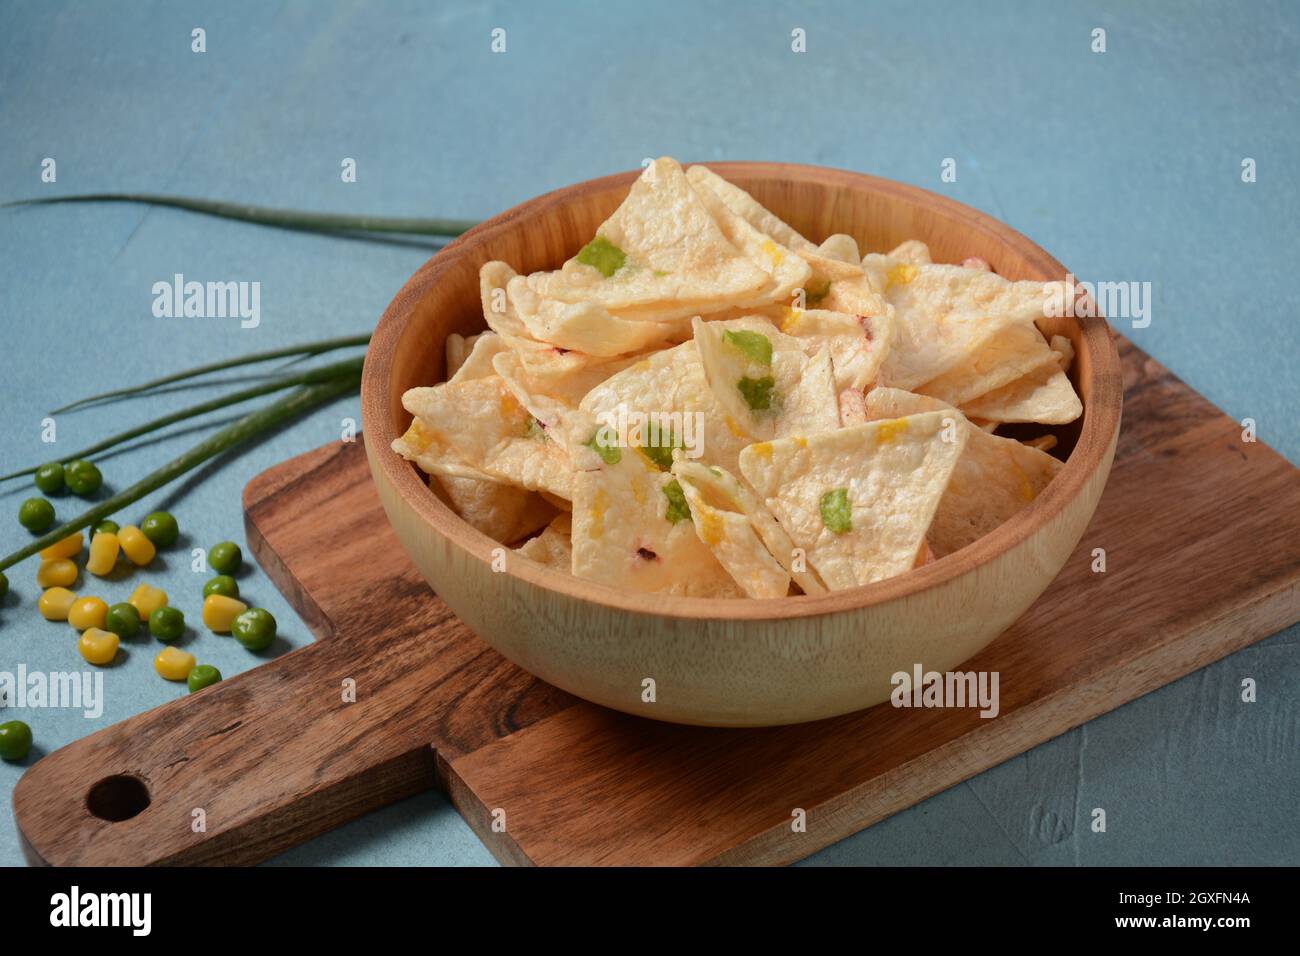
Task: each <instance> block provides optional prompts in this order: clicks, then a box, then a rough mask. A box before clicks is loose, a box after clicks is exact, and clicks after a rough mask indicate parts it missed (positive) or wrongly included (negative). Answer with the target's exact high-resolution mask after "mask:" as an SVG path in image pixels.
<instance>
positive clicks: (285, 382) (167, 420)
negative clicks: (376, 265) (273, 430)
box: [0, 356, 365, 481]
mask: <svg viewBox="0 0 1300 956" xmlns="http://www.w3.org/2000/svg"><path fill="white" fill-rule="evenodd" d="M364 362H365V357H364V356H361V357H359V358H354V359H347V360H346V361H343V362H335V363H334V364H333V365H323V366H321V367H320V368H315V369H311V370H310V371H306V372H301V373H299V374H298V375H291V376H289V377H287V378H280V379H276V380H275V381H274V382H267V383H266V384H265V385H255V386H253V387H252V388H246V389H243V390H242V391H238V392H231V393H230V394H228V395H218V396H217V397H216V398H213V399H211V400H209V401H206V402H200V403H199V404H198V405H191V406H190V407H189V408H182V409H181V410H180V411H177V412H172V413H171V414H170V415H164V416H163V417H162V418H155V419H154V420H153V421H151V422H145V423H144V424H143V425H137V426H135V427H134V428H129V429H127V430H126V431H124V432H118V433H117V434H116V435H111V436H109V437H108V438H105V439H104V440H103V441H99V442H96V443H95V444H93V445H90V446H89V447H87V448H82V449H80V450H79V451H75V452H72V453H71V454H70V455H66V456H64V459H63V460H64V461H75V460H76V459H78V458H88V457H90V456H91V455H93V454H95V453H96V452H101V451H103V450H104V449H105V448H112V447H113V446H114V445H117V444H120V443H121V442H124V441H130V440H131V439H132V438H139V437H140V436H141V435H147V434H148V433H149V432H152V431H157V430H158V429H160V428H165V427H167V426H168V425H174V424H176V423H177V422H183V421H185V419H187V418H195V417H197V416H199V415H206V414H207V413H208V412H215V411H216V410H217V409H220V408H225V407H226V406H227V405H238V404H239V403H240V402H246V401H248V400H249V399H250V398H259V397H260V396H262V395H269V394H271V393H272V392H280V391H283V390H284V389H286V388H293V387H294V386H295V385H316V384H318V383H320V382H328V381H332V380H333V379H335V378H338V377H340V376H344V375H348V374H350V373H357V372H360V371H361V366H362V363H364ZM42 464H44V462H42ZM40 467H41V465H33V466H32V467H31V468H24V469H22V470H21V471H14V472H10V473H9V474H7V475H0V481H8V480H9V479H10V478H18V477H21V476H22V475H30V474H32V473H33V472H34V471H36V469H37V468H40Z"/></svg>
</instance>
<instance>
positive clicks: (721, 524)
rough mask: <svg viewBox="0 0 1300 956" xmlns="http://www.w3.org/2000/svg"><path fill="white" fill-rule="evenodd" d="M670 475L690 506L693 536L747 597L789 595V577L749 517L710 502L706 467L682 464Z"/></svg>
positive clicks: (729, 504)
mask: <svg viewBox="0 0 1300 956" xmlns="http://www.w3.org/2000/svg"><path fill="white" fill-rule="evenodd" d="M673 475H674V476H675V477H676V478H677V480H678V483H679V484H680V485H681V488H682V492H683V493H684V494H685V496H686V503H687V504H688V505H689V506H690V509H691V521H692V522H694V524H695V533H696V534H698V535H699V537H700V540H701V541H703V542H704V543H705V544H706V545H707V546H708V547H709V550H711V551H712V552H713V555H714V557H716V558H717V559H718V561H719V563H721V565H722V566H723V567H724V568H726V570H727V573H728V574H730V575H731V577H732V579H733V580H734V581H735V582H736V583H737V584H738V585H740V587H741V588H743V589H744V592H745V594H746V596H748V597H752V598H773V597H785V596H786V595H787V594H788V593H789V591H790V575H789V573H788V572H787V571H786V570H785V569H784V568H783V567H781V565H780V564H778V563H777V560H776V559H775V558H774V557H772V555H771V554H770V553H768V550H767V547H766V546H765V545H764V544H763V542H762V540H761V539H760V538H759V536H758V532H757V531H756V530H755V529H754V525H753V524H752V523H751V522H750V520H749V516H748V515H746V514H744V513H742V512H741V511H739V510H737V509H736V508H735V502H734V501H731V502H718V503H717V504H716V505H715V504H714V503H712V502H711V501H710V498H711V497H713V496H711V495H710V494H709V492H710V490H711V489H710V488H709V486H708V485H707V484H704V483H703V481H707V479H708V478H709V477H711V473H710V471H709V469H708V467H707V466H705V465H700V464H696V463H693V462H685V461H681V462H677V463H676V464H675V465H674V466H673ZM692 479H694V480H692ZM702 479H703V481H702Z"/></svg>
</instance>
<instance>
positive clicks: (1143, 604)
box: [14, 342, 1300, 864]
mask: <svg viewBox="0 0 1300 956" xmlns="http://www.w3.org/2000/svg"><path fill="white" fill-rule="evenodd" d="M1120 347H1121V355H1122V358H1123V361H1124V369H1125V387H1126V397H1125V407H1124V426H1123V432H1122V434H1121V436H1120V444H1119V449H1118V452H1117V454H1116V458H1115V466H1114V470H1113V471H1112V472H1111V477H1110V482H1109V484H1108V486H1107V489H1106V493H1105V495H1104V496H1103V498H1102V501H1101V507H1100V508H1099V510H1098V511H1097V514H1096V517H1095V518H1094V520H1093V522H1092V524H1091V526H1090V527H1089V528H1088V530H1087V532H1086V533H1085V535H1084V537H1083V540H1082V541H1081V542H1080V545H1079V548H1078V549H1077V551H1076V553H1075V554H1074V556H1073V557H1072V558H1071V559H1070V561H1069V562H1068V563H1067V564H1066V566H1065V569H1064V570H1063V571H1062V572H1061V574H1060V576H1059V577H1058V578H1057V580H1056V581H1055V582H1054V583H1053V585H1052V586H1051V587H1050V588H1049V589H1048V591H1047V593H1045V594H1044V595H1043V596H1042V597H1041V598H1040V599H1039V601H1038V602H1037V603H1036V604H1035V605H1034V606H1033V607H1032V608H1031V609H1030V610H1029V611H1028V612H1027V613H1026V614H1025V616H1024V617H1022V618H1021V619H1020V620H1019V621H1018V622H1017V623H1016V624H1015V626H1013V627H1012V628H1011V629H1010V630H1009V631H1007V632H1006V633H1005V634H1003V635H1002V636H1001V637H1000V638H998V639H997V640H996V641H994V642H993V643H992V644H991V645H990V646H989V647H988V648H986V649H985V650H984V651H983V652H981V653H980V654H979V655H978V656H977V657H976V658H974V659H973V660H971V661H970V662H968V664H967V665H966V669H975V670H996V671H998V672H999V673H1000V675H1001V678H1000V679H1001V687H1000V690H1001V713H1000V715H999V716H998V717H997V718H996V719H992V720H982V719H980V718H979V717H978V716H976V714H975V712H974V711H973V710H900V709H894V708H892V707H890V706H888V705H881V706H879V707H875V708H873V709H871V710H868V711H863V712H860V713H857V714H850V715H847V716H844V717H838V718H834V719H831V720H826V721H821V722H818V723H815V724H804V725H800V726H794V727H781V728H772V729H765V730H725V729H701V728H693V727H682V726H673V725H668V724H661V723H657V722H654V721H649V720H645V719H642V718H637V717H631V716H627V715H624V714H619V713H615V712H613V711H609V710H605V709H603V708H600V707H597V706H595V705H592V704H588V703H585V702H583V701H581V700H578V699H576V698H574V697H571V696H569V695H568V694H565V693H563V692H561V691H559V690H556V689H555V688H552V687H550V686H548V685H546V684H544V683H542V682H540V681H538V680H536V679H534V678H533V677H531V676H529V675H528V674H526V673H524V672H523V671H521V670H520V669H519V668H517V667H515V666H514V665H513V664H511V663H509V662H508V661H506V660H505V659H503V658H502V657H501V656H500V655H498V654H497V653H496V652H495V651H493V650H491V649H490V648H488V647H487V646H486V645H484V644H483V643H481V642H480V641H479V640H478V639H477V638H476V637H475V636H474V635H473V634H472V633H471V632H470V631H469V630H468V629H467V628H466V627H465V626H464V625H463V624H461V623H460V622H459V621H458V620H457V619H456V618H455V617H454V616H453V615H452V614H451V612H450V611H449V610H448V609H447V608H446V606H445V605H443V604H442V602H441V601H439V600H438V599H437V598H436V597H434V596H433V595H432V594H431V593H430V591H429V589H428V586H427V585H426V584H425V583H424V581H423V579H422V578H420V576H419V575H418V574H417V573H416V570H415V568H414V567H413V566H412V565H411V564H410V562H409V561H408V560H407V558H406V555H405V554H404V552H403V551H402V549H401V547H400V546H399V545H398V542H397V539H396V538H395V537H394V536H393V534H392V532H391V531H390V530H389V528H388V524H387V522H386V521H385V518H384V515H383V512H382V510H381V509H380V506H379V501H378V499H377V498H376V496H375V493H374V491H373V489H372V487H371V483H370V475H369V471H368V469H367V466H366V461H365V454H364V450H363V449H362V447H361V446H360V444H340V445H333V446H329V447H326V448H321V449H319V450H317V451H315V452H311V453H310V454H307V455H303V456H301V457H299V458H295V459H293V460H291V461H288V462H285V463H284V464H282V465H280V466H278V467H276V468H273V469H271V470H270V471H268V472H265V473H264V474H262V475H259V476H258V477H257V478H255V479H254V480H253V481H252V482H251V483H250V484H249V485H248V488H247V490H246V492H245V507H246V511H247V532H248V543H249V545H250V546H251V548H252V550H253V552H254V554H255V555H256V557H257V560H258V562H259V563H260V564H261V566H262V568H263V569H264V570H265V571H266V573H267V574H269V575H270V576H271V578H272V579H273V580H274V581H275V582H276V584H277V585H278V586H279V587H280V588H281V590H283V591H284V593H285V594H286V595H287V596H288V598H289V601H290V602H291V603H292V604H293V606H294V607H295V608H297V610H298V611H299V612H300V613H301V614H302V615H303V617H304V618H305V619H306V621H307V622H308V624H309V625H310V627H311V628H312V630H313V632H314V633H315V635H316V636H317V638H318V640H317V642H316V643H315V644H312V645H309V646H306V647H302V648H299V649H298V650H295V651H293V652H292V653H289V654H286V655H284V656H282V657H280V658H277V659H276V660H274V661H271V662H269V663H267V664H265V665H263V666H261V667H258V668H256V669H254V670H251V671H248V672H246V673H244V674H240V675H238V676H237V677H234V678H232V679H229V680H226V681H224V682H223V683H221V684H219V685H217V686H216V687H214V688H212V689H211V690H208V691H204V692H203V693H202V694H198V695H194V696H190V697H184V698H181V699H178V700H176V701H173V702H171V703H169V704H166V705H164V706H162V707H159V708H157V709H155V710H152V711H149V712H147V713H144V714H140V715H139V716H136V717H133V718H131V719H130V720H126V721H123V722H122V723H120V724H117V725H115V726H113V727H109V728H107V729H106V730H103V731H100V732H98V733H96V734H94V735H92V736H90V737H88V738H85V739H83V740H80V741H77V742H76V743H73V744H71V745H69V746H68V747H65V748H63V749H62V750H60V751H58V752H56V753H54V754H51V755H50V756H48V757H46V758H45V759H43V760H41V761H39V762H38V763H37V764H35V765H34V766H33V767H32V768H31V769H30V770H28V771H27V773H26V775H24V777H23V778H22V780H21V781H20V782H19V784H18V787H17V789H16V790H15V792H14V812H15V816H16V818H17V822H18V826H19V829H20V832H21V833H22V834H23V836H24V838H25V840H26V842H27V850H28V852H29V857H30V858H31V859H32V860H33V861H34V862H48V863H54V864H144V863H252V862H256V861H258V860H263V859H265V858H267V857H269V856H271V855H273V854H275V853H278V852H280V851H282V850H285V849H287V848H288V847H291V846H293V845H295V844H297V843H301V842H302V841H304V840H307V839H309V838H311V837H313V836H316V835H317V834H319V833H322V832H324V831H326V830H328V829H330V828H332V827H335V826H337V825H339V824H340V823H343V822H345V821H347V820H350V819H353V818H354V817H357V816H359V815H361V814H363V813H366V812H367V811H370V810H373V809H375V808H376V807H379V806H382V805H384V804H386V803H390V802H392V801H394V800H398V799H401V798H403V797H406V796H409V795H411V794H414V793H417V792H419V791H421V790H423V789H425V788H428V787H433V786H439V787H441V788H443V789H444V790H445V791H446V792H447V793H448V794H449V795H450V798H451V800H452V801H453V803H454V804H455V805H456V807H457V808H458V809H459V810H460V812H461V813H462V814H463V815H464V817H465V819H466V820H467V821H468V822H469V824H470V825H471V826H472V827H473V828H474V830H475V832H477V833H478V834H479V836H480V837H481V838H482V839H483V841H484V842H485V843H486V844H487V845H488V847H489V848H490V849H491V850H492V852H493V853H494V854H495V855H496V856H497V858H498V859H500V860H502V861H504V862H510V863H521V864H527V863H537V864H700V863H788V862H791V861H794V860H797V859H799V858H801V857H803V856H806V855H808V854H809V853H812V852H813V851H815V850H818V849H820V848H821V847H824V846H826V845H828V844H830V843H833V842H835V841H836V840H839V839H841V838H843V837H845V836H848V835H849V834H851V833H854V832H855V831H857V830H860V829H862V828H863V827H866V826H869V825H871V824H872V823H875V822H876V821H878V820H881V819H883V818H885V817H887V816H889V815H890V814H892V813H896V812H897V811H899V810H901V809H903V808H905V807H907V806H910V805H912V804H914V803H916V802H918V801H920V800H923V799H925V798H926V797H928V796H930V795H931V794H934V793H936V792H938V791H940V790H943V789H945V788H947V787H950V786H952V785H953V784H955V783H957V782H959V781H961V780H963V779H965V778H967V777H970V776H972V775H974V774H976V773H979V772H980V771H981V770H984V769H986V768H988V767H991V766H993V765H995V764H998V763H1000V762H1002V761H1004V760H1006V759H1007V758H1009V757H1011V756H1014V755H1015V754H1019V753H1021V752H1023V751H1025V750H1027V749H1029V748H1030V747H1033V746H1034V745H1035V744H1038V743H1041V742H1043V741H1045V740H1047V739H1049V738H1051V737H1054V736H1056V735H1057V734H1060V733H1062V732H1064V731H1065V730H1068V729H1069V728H1071V727H1074V726H1076V725H1078V724H1081V723H1083V722H1085V721H1087V720H1089V719H1091V718H1093V717H1095V716H1097V715H1098V714H1101V713H1104V712H1106V711H1108V710H1110V709H1112V708H1114V707H1118V706H1119V705H1120V704H1123V703H1125V702H1126V701H1129V700H1132V699H1133V698H1135V697H1138V696H1140V695H1142V694H1145V693H1147V692H1148V691H1151V690H1154V689H1155V688H1157V687H1159V686H1161V685H1163V684H1166V683H1169V682H1170V681H1173V680H1175V679H1177V678H1179V677H1181V676H1183V675H1184V674H1186V673H1188V672H1189V671H1192V670H1195V669H1196V668H1199V667H1203V666H1204V665H1206V664H1208V663H1210V662H1211V661H1214V660H1217V659H1219V658H1221V657H1224V656H1225V655H1227V654H1230V653H1232V652H1233V651H1236V650H1238V649H1240V648H1242V647H1245V646H1246V645H1248V644H1250V643H1252V642H1253V641H1256V640H1259V639H1260V638H1262V637H1265V636H1267V635H1269V634H1272V633H1274V632H1275V631H1278V630H1280V629H1281V628H1283V627H1285V626H1287V625H1289V624H1291V623H1293V622H1295V621H1296V620H1300V471H1297V469H1295V468H1294V467H1292V466H1291V465H1290V464H1288V463H1287V462H1286V461H1285V460H1284V459H1282V458H1281V457H1280V456H1279V455H1277V454H1276V453H1275V452H1273V451H1272V450H1271V449H1269V448H1268V447H1266V446H1265V445H1263V444H1252V443H1244V442H1243V441H1242V440H1241V427H1240V425H1238V424H1237V423H1236V422H1234V421H1232V420H1231V419H1229V418H1228V417H1227V416H1225V415H1224V414H1222V413H1221V412H1219V411H1218V410H1217V409H1215V408H1214V407H1213V406H1212V405H1210V404H1209V403H1208V402H1207V401H1206V400H1205V399H1204V398H1202V397H1201V396H1200V395H1198V394H1197V393H1196V392H1194V391H1192V390H1191V389H1190V388H1188V387H1187V386H1186V385H1184V384H1183V383H1182V382H1180V381H1179V380H1178V379H1176V378H1175V377H1174V376H1173V375H1171V374H1170V373H1169V372H1168V371H1166V370H1165V369H1164V368H1162V367H1161V366H1160V365H1158V364H1157V363H1156V362H1154V361H1153V360H1152V359H1150V358H1149V357H1148V356H1146V355H1144V354H1143V353H1142V352H1140V351H1138V350H1137V349H1136V348H1134V347H1133V346H1132V345H1131V344H1129V343H1127V342H1121V343H1120ZM1095 548H1104V549H1105V552H1106V571H1105V573H1094V572H1093V570H1092V563H1093V557H1092V553H1093V549H1095ZM522 623H523V622H521V624H522ZM348 682H353V684H354V685H355V702H348V701H345V699H344V697H345V694H344V690H345V688H346V687H347V686H351V685H350V684H349V683H348ZM132 778H134V779H132ZM141 784H143V786H141ZM90 794H93V796H89V799H88V795H90ZM146 801H147V803H148V805H147V806H143V804H144V803H145V802H146ZM88 803H89V804H91V805H93V807H94V808H95V810H97V811H98V812H99V813H100V814H101V815H102V816H115V817H126V819H120V820H118V821H116V822H110V821H108V820H105V819H102V818H101V817H100V816H96V815H95V813H93V812H91V810H90V809H89V808H88ZM796 808H800V809H803V810H804V811H806V815H807V830H806V832H802V833H795V832H792V827H791V821H792V819H793V817H792V814H793V813H794V811H795V810H796ZM199 809H201V810H202V811H203V819H204V822H205V826H206V829H205V830H203V831H202V832H195V829H196V828H195V827H194V825H193V821H194V820H195V819H196V814H195V811H196V810H199ZM494 824H495V825H494ZM431 862H432V861H431Z"/></svg>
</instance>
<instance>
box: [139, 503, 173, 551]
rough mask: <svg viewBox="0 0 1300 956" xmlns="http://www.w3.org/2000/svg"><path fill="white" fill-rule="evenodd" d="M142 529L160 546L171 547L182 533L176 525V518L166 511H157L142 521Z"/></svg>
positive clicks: (147, 536)
mask: <svg viewBox="0 0 1300 956" xmlns="http://www.w3.org/2000/svg"><path fill="white" fill-rule="evenodd" d="M140 530H141V531H143V532H144V536H145V537H146V538H148V539H149V540H150V541H152V542H153V543H154V544H156V545H157V546H158V547H160V548H169V547H171V546H172V545H173V544H175V543H176V539H177V538H178V537H180V533H181V529H180V528H179V527H177V525H176V519H175V518H173V517H172V516H171V515H169V514H168V513H167V512H165V511H155V512H154V513H153V514H151V515H149V516H148V517H147V518H145V519H144V520H143V521H141V522H140Z"/></svg>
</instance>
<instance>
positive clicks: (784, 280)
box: [696, 188, 812, 309]
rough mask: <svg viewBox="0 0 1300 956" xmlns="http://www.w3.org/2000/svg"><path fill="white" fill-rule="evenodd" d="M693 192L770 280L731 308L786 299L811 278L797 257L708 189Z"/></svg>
mask: <svg viewBox="0 0 1300 956" xmlns="http://www.w3.org/2000/svg"><path fill="white" fill-rule="evenodd" d="M696 195H697V196H699V197H700V201H701V202H703V203H704V205H705V207H706V208H707V209H708V210H709V215H711V216H712V217H713V220H714V222H716V223H717V224H718V228H719V229H721V230H722V234H723V235H724V236H726V237H727V241H728V242H730V243H731V244H732V245H733V246H735V247H736V248H737V249H739V250H740V251H741V252H743V253H745V255H747V256H749V258H750V259H751V260H753V261H754V263H755V264H757V265H758V267H759V268H760V269H762V270H763V271H764V272H766V273H767V274H768V275H769V276H770V278H771V281H770V282H768V283H767V285H765V286H764V287H763V288H761V289H760V290H758V292H756V293H755V294H754V295H752V296H749V297H747V298H746V299H742V300H736V301H733V302H732V303H731V306H732V307H733V308H742V309H743V308H748V307H751V306H758V305H766V304H769V303H773V302H786V301H788V300H789V299H790V297H791V296H792V295H793V294H794V292H795V290H796V289H800V288H803V286H804V285H805V284H806V283H807V282H808V280H809V278H811V277H812V269H811V268H810V267H809V265H808V263H806V262H804V260H803V259H801V258H800V257H799V256H797V255H796V254H795V253H793V252H792V251H791V250H789V249H787V248H786V247H785V246H783V245H781V244H780V243H779V242H777V241H776V240H774V239H773V238H772V237H771V236H769V235H767V234H766V233H763V232H759V231H758V230H757V229H755V228H754V227H753V226H752V225H751V224H750V223H749V222H748V221H746V220H745V219H743V218H742V217H741V216H738V215H737V214H736V213H735V212H733V211H732V210H731V209H730V208H729V207H728V206H727V204H726V203H724V202H723V201H722V199H721V198H720V197H719V196H718V195H717V193H714V192H713V191H712V190H709V189H704V188H701V189H697V190H696Z"/></svg>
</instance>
